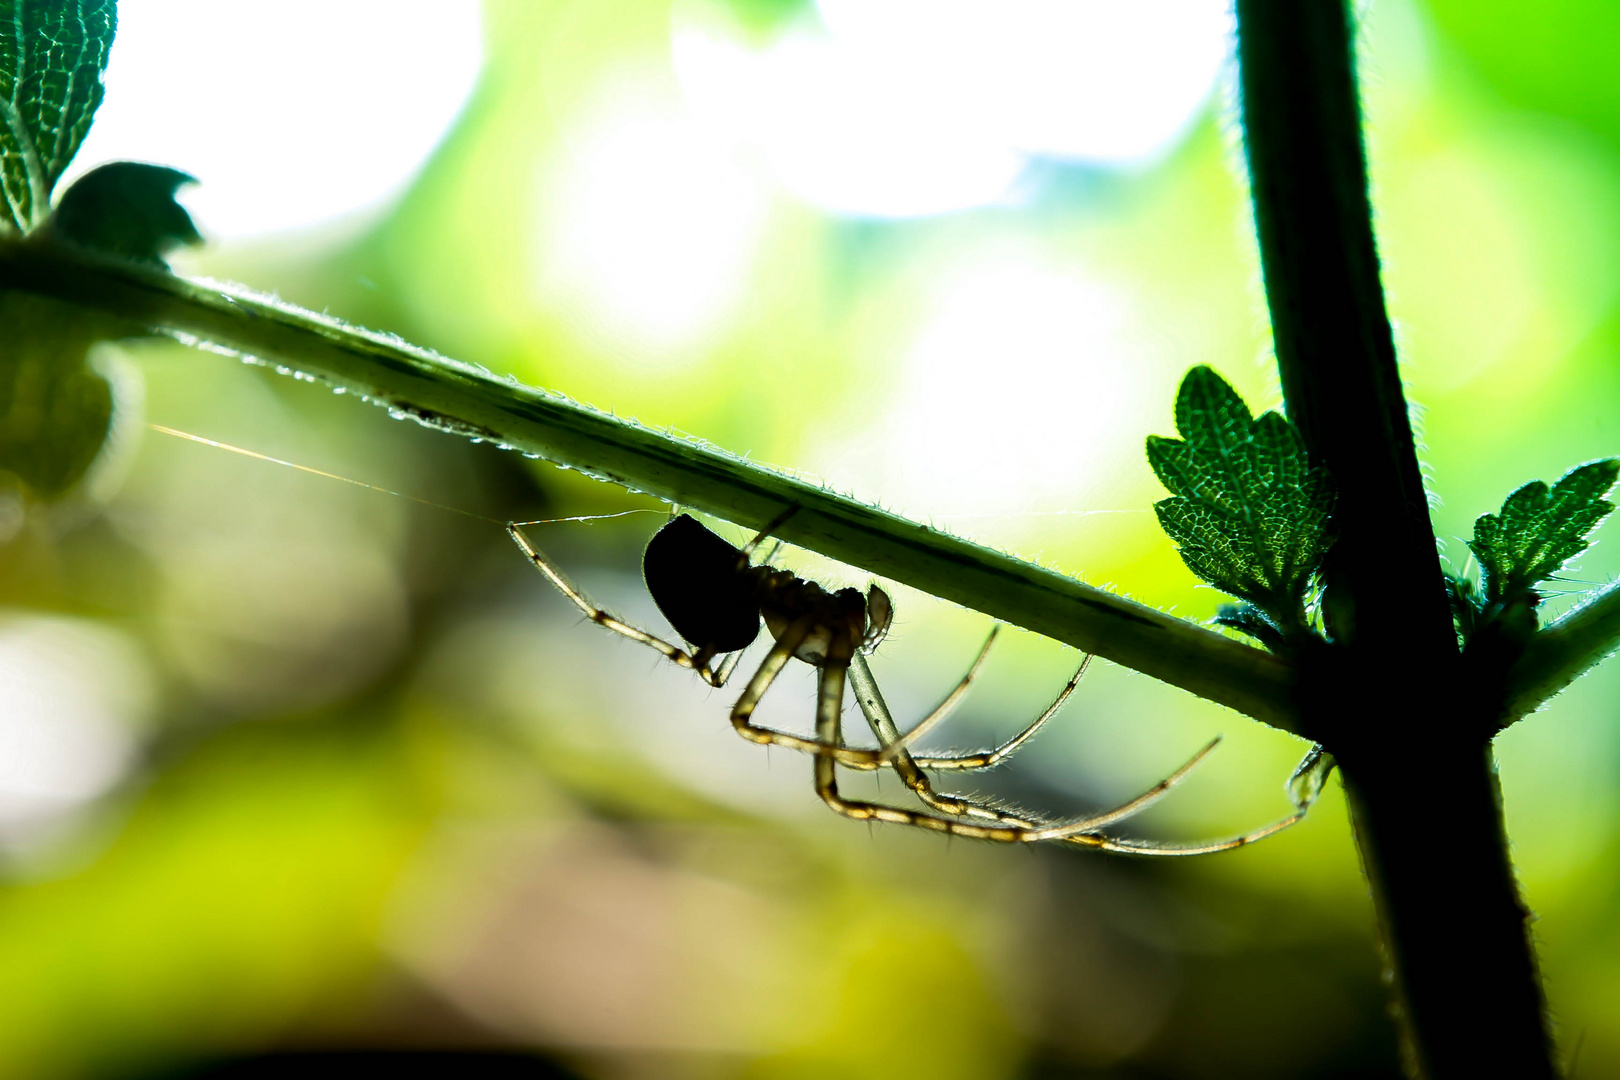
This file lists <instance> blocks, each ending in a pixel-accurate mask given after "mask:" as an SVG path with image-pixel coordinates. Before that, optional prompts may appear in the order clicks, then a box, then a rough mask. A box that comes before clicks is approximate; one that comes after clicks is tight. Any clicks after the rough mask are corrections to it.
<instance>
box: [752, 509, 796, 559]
mask: <svg viewBox="0 0 1620 1080" xmlns="http://www.w3.org/2000/svg"><path fill="white" fill-rule="evenodd" d="M798 512H799V508H798V507H797V506H790V507H788V508H787V509H786V510H784V511H782V512H781V513H780V514H777V515H776V516H775V517H774V518H772V519H771V523H770V524H769V525H767V526H765V527H764V528H763V529H761V530H759V532H758V533H756V534H755V535H754V538H753V539H752V540H750V541H748V543H746V544H744V545H743V546H742V547H741V548H740V549H739V551H740V552H741V555H740V557H739V558H738V560H737V566H738V568H739V569H741V568H742V567H744V566H747V565H748V560H749V558H750V557H752V556H753V554H754V549H755V548H757V547H759V545H761V544H763V543H764V542H765V541H766V540H767V539H769V538H770V536H771V535H772V534H773V533H775V532H776V530H777V529H780V528H781V527H782V526H783V525H785V524H787V521H788V519H789V518H791V517H792V516H793V515H794V514H797V513H798ZM778 546H780V545H778ZM772 554H773V555H774V554H775V551H774V549H773V551H772ZM765 561H766V562H770V559H769V558H767V559H766V560H765Z"/></svg>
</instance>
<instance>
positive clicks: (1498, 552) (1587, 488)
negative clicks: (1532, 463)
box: [1468, 458, 1620, 603]
mask: <svg viewBox="0 0 1620 1080" xmlns="http://www.w3.org/2000/svg"><path fill="white" fill-rule="evenodd" d="M1617 478H1620V459H1616V458H1603V459H1601V460H1598V461H1589V462H1587V463H1586V464H1585V465H1579V466H1576V467H1575V468H1573V469H1571V470H1570V471H1569V472H1567V473H1565V474H1564V475H1563V477H1562V478H1561V479H1559V481H1558V482H1557V483H1556V484H1554V485H1553V486H1552V487H1551V488H1550V489H1549V488H1548V487H1547V485H1546V484H1545V483H1543V482H1542V481H1540V480H1532V481H1531V482H1530V483H1528V484H1526V485H1524V486H1523V487H1521V488H1520V489H1519V490H1517V491H1515V492H1514V493H1513V494H1511V495H1509V496H1508V497H1507V500H1506V501H1505V502H1503V503H1502V509H1501V510H1500V511H1499V512H1497V513H1495V514H1484V515H1481V516H1480V517H1479V519H1478V520H1476V521H1475V522H1474V538H1473V539H1472V540H1470V541H1469V542H1468V547H1469V549H1470V550H1471V551H1473V553H1474V558H1475V559H1478V560H1479V566H1480V582H1481V584H1482V585H1483V587H1484V590H1485V598H1486V600H1487V602H1490V603H1497V602H1500V601H1503V600H1513V599H1516V598H1520V597H1523V596H1525V595H1527V594H1529V593H1530V591H1531V590H1532V589H1534V588H1535V586H1536V585H1537V584H1539V583H1540V582H1543V581H1546V580H1547V579H1548V578H1550V577H1552V576H1553V575H1554V574H1556V573H1557V572H1558V570H1559V568H1560V567H1562V566H1563V565H1564V564H1565V563H1566V562H1568V561H1569V560H1570V559H1572V558H1574V557H1575V556H1576V555H1579V554H1580V553H1581V552H1582V551H1585V550H1586V548H1587V546H1588V545H1589V543H1590V541H1589V540H1588V539H1587V536H1588V534H1590V533H1591V531H1592V530H1593V529H1594V528H1596V527H1597V524H1598V522H1600V521H1602V520H1603V519H1604V518H1605V517H1607V516H1608V515H1609V513H1610V512H1611V511H1612V510H1613V509H1614V504H1613V503H1611V502H1609V501H1608V500H1607V499H1605V498H1604V497H1603V496H1605V495H1607V494H1608V493H1609V490H1610V489H1611V488H1613V487H1614V483H1615V480H1616V479H1617Z"/></svg>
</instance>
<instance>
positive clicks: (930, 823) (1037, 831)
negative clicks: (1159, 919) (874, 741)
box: [815, 657, 1304, 856]
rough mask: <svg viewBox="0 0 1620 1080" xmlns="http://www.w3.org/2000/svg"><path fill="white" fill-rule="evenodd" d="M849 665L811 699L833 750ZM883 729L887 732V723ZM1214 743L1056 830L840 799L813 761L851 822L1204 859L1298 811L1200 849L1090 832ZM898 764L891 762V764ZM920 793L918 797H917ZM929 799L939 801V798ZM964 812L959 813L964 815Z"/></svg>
mask: <svg viewBox="0 0 1620 1080" xmlns="http://www.w3.org/2000/svg"><path fill="white" fill-rule="evenodd" d="M849 666H850V660H849V658H847V657H845V658H838V659H835V658H833V657H829V658H828V662H827V663H826V664H824V665H823V666H822V669H821V683H820V689H819V692H818V694H817V698H816V735H817V737H818V738H819V739H820V740H821V741H822V742H823V743H826V744H828V745H829V746H837V745H839V744H840V742H841V741H842V738H843V731H842V725H841V715H840V714H841V713H842V710H843V697H844V681H845V674H846V670H847V669H848V667H849ZM874 711H875V710H874ZM886 726H888V727H889V728H890V729H892V726H893V722H892V720H891V721H889V722H888V724H887V725H886ZM1219 741H1220V740H1218V739H1217V740H1215V741H1213V742H1211V743H1210V744H1209V745H1208V746H1206V747H1204V748H1203V749H1202V750H1200V751H1199V752H1198V753H1197V754H1195V755H1194V756H1193V758H1192V760H1190V761H1188V762H1187V764H1185V765H1183V766H1182V767H1181V768H1180V769H1177V770H1176V771H1175V772H1174V773H1172V774H1171V775H1170V776H1169V777H1167V778H1166V779H1164V780H1162V781H1160V782H1159V783H1158V784H1155V785H1154V786H1153V787H1152V788H1150V789H1148V790H1147V791H1146V792H1144V793H1143V794H1141V795H1138V796H1137V797H1136V798H1134V799H1132V800H1130V801H1129V802H1127V803H1124V804H1123V805H1121V806H1118V807H1116V808H1114V809H1113V810H1109V811H1106V812H1104V813H1102V814H1096V815H1093V816H1092V817H1089V818H1086V819H1084V820H1081V821H1074V822H1066V823H1064V824H1061V825H1038V824H1035V823H1033V822H1030V821H1027V820H1024V819H1022V818H1019V817H1016V816H1014V815H1012V814H1004V813H1001V812H1000V811H996V810H991V809H990V808H988V807H981V806H978V805H977V804H974V803H972V802H971V800H959V801H960V802H962V803H967V804H968V805H969V806H971V807H973V808H975V809H978V810H983V811H986V812H987V813H990V814H995V815H996V817H995V818H993V819H992V822H993V823H989V824H978V823H976V822H972V821H965V820H963V819H962V818H961V817H944V816H941V815H938V814H930V813H925V812H922V811H917V810H907V809H904V808H902V807H897V806H885V805H882V804H880V803H873V802H865V801H860V800H855V799H846V798H844V797H843V796H842V795H840V794H839V792H838V768H837V765H838V763H837V759H836V757H835V755H833V754H828V753H823V754H818V755H817V756H816V762H815V779H816V794H817V795H819V796H820V797H821V800H822V802H824V803H826V804H827V805H828V806H829V807H831V808H832V809H833V810H834V811H836V812H837V813H840V814H842V815H844V816H845V817H849V818H854V819H855V820H857V821H887V822H892V823H894V824H897V825H909V826H912V827H914V828H920V829H929V830H932V831H934V832H942V833H947V834H950V835H953V836H967V837H973V838H977V839H981V840H999V841H1002V842H1006V843H1035V842H1037V841H1040V840H1061V841H1065V842H1068V843H1072V844H1078V845H1080V846H1082V847H1090V848H1097V849H1099V850H1102V851H1113V852H1119V853H1122V854H1130V855H1166V856H1169V855H1205V854H1209V853H1212V852H1217V851H1229V850H1231V849H1233V848H1238V847H1243V846H1244V845H1246V844H1251V843H1253V842H1254V841H1256V840H1261V839H1264V838H1265V837H1267V836H1270V835H1271V834H1273V833H1276V832H1280V831H1281V830H1283V829H1286V828H1287V827H1288V826H1290V825H1292V824H1294V823H1295V822H1297V821H1298V820H1299V819H1300V818H1301V817H1302V816H1304V812H1303V811H1299V812H1296V813H1295V814H1292V815H1290V816H1289V817H1287V818H1284V819H1283V820H1281V821H1278V822H1274V823H1272V824H1271V825H1268V826H1266V827H1265V828H1263V829H1258V830H1256V831H1254V832H1252V833H1246V834H1244V835H1243V836H1239V837H1234V838H1232V839H1230V840H1219V841H1214V842H1210V843H1204V844H1160V843H1157V842H1156V841H1151V840H1116V839H1114V838H1112V837H1108V836H1103V835H1101V834H1099V833H1097V832H1096V831H1095V830H1096V829H1099V828H1101V827H1103V826H1104V825H1108V824H1111V823H1113V822H1115V821H1118V820H1120V819H1121V818H1123V817H1126V816H1128V815H1130V814H1133V813H1136V812H1137V811H1139V810H1142V809H1144V808H1146V807H1147V806H1148V805H1149V804H1150V803H1152V802H1154V801H1156V800H1157V799H1159V798H1160V797H1161V796H1162V795H1163V794H1164V793H1165V792H1166V791H1168V790H1169V789H1170V788H1171V787H1173V786H1174V785H1175V784H1176V783H1178V782H1179V781H1180V780H1181V779H1182V778H1184V777H1185V776H1186V775H1187V773H1188V772H1189V771H1191V770H1192V768H1193V767H1194V766H1196V765H1197V764H1198V763H1199V762H1200V761H1202V760H1203V758H1204V756H1205V755H1207V754H1208V753H1209V752H1210V751H1211V750H1213V749H1214V748H1215V745H1216V743H1218V742H1219ZM899 760H900V759H899V758H898V757H897V758H896V761H899ZM897 768H898V766H897ZM902 775H904V774H902ZM913 790H916V789H913ZM920 794H921V792H919V795H920ZM935 797H936V798H940V797H939V796H935ZM951 798H954V797H951ZM967 812H968V811H966V810H964V814H966V813H967ZM975 816H976V815H975Z"/></svg>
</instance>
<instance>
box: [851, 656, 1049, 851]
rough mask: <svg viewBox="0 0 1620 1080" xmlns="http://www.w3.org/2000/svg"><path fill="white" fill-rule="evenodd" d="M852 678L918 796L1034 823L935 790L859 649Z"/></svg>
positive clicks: (952, 810)
mask: <svg viewBox="0 0 1620 1080" xmlns="http://www.w3.org/2000/svg"><path fill="white" fill-rule="evenodd" d="M849 680H850V682H851V683H852V684H854V687H855V700H856V702H857V703H859V705H860V707H861V712H862V713H863V714H864V715H865V716H866V722H867V724H868V725H869V726H870V727H871V728H872V734H874V735H876V736H877V737H878V741H879V742H881V743H884V744H885V749H887V748H888V747H891V746H896V747H897V749H896V750H895V755H894V757H893V758H892V760H890V761H889V764H890V765H892V766H894V771H895V772H896V773H897V774H898V775H899V777H900V780H901V782H902V783H904V784H905V785H906V787H908V788H910V789H911V791H912V792H913V793H914V794H915V795H916V796H917V798H919V799H921V800H922V801H923V802H924V803H925V804H927V805H928V806H931V807H933V808H934V809H935V810H939V811H941V812H943V813H946V814H951V815H953V816H958V817H973V818H979V819H981V820H985V821H995V822H1000V823H1002V824H1009V825H1015V826H1028V825H1029V824H1030V823H1029V822H1028V821H1026V820H1024V819H1023V818H1019V817H1017V816H1015V815H1012V814H1008V813H1005V812H1004V811H1001V810H997V809H996V808H994V807H991V806H986V805H985V804H984V803H982V802H980V801H978V800H976V799H970V798H967V797H965V796H961V795H945V794H941V793H939V792H937V791H935V790H934V786H933V784H932V782H931V781H930V780H929V779H928V776H927V775H926V774H925V773H924V772H923V771H922V770H921V769H920V768H918V765H917V759H914V758H913V757H912V756H911V753H910V752H909V751H908V750H906V749H905V747H904V745H898V744H901V737H900V733H899V731H898V729H896V727H895V726H894V717H893V715H892V714H891V713H890V712H889V706H888V703H887V702H885V701H884V700H883V692H882V691H881V690H879V689H878V685H877V680H875V679H874V678H873V677H872V669H871V668H870V667H868V666H867V663H866V657H864V656H862V655H861V654H860V653H859V652H857V653H856V655H855V656H854V657H852V658H851V660H850V666H849ZM873 767H874V768H875V767H877V766H873Z"/></svg>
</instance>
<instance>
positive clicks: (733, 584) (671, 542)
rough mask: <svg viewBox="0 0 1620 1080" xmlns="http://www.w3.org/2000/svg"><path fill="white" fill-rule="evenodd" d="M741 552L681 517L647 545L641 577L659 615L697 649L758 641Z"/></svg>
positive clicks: (724, 649)
mask: <svg viewBox="0 0 1620 1080" xmlns="http://www.w3.org/2000/svg"><path fill="white" fill-rule="evenodd" d="M741 554H742V552H741V551H740V550H739V549H737V548H735V547H732V546H731V545H730V544H728V543H726V541H725V540H724V539H722V538H721V537H719V536H717V535H715V534H714V533H713V532H711V531H710V530H709V529H707V528H705V527H704V526H703V524H702V523H701V522H699V521H698V520H697V519H696V518H693V517H690V516H688V515H686V514H682V515H681V516H680V517H678V518H675V519H674V520H673V521H671V522H670V523H669V524H668V525H665V526H664V527H663V528H662V529H659V530H658V532H657V533H655V534H654V535H653V538H652V539H651V540H650V541H648V543H647V552H646V554H645V555H643V556H642V559H641V574H642V577H643V578H645V579H646V582H647V591H648V592H649V593H651V594H652V598H653V601H654V602H655V603H656V604H657V605H658V610H659V611H662V612H663V613H664V618H666V619H668V620H669V624H670V625H671V626H673V627H674V628H675V629H676V631H677V632H679V633H680V635H681V636H682V637H683V638H685V639H686V640H687V641H690V642H691V643H692V644H693V645H696V646H698V647H699V648H703V647H708V648H711V649H713V650H714V651H715V652H717V653H728V652H736V651H737V650H738V649H742V648H745V647H746V646H747V645H748V644H749V643H750V642H752V641H753V640H754V638H756V637H758V636H759V600H758V599H757V598H756V597H755V596H754V584H753V580H752V578H751V577H750V576H749V575H748V574H745V573H740V572H739V563H738V560H739V557H740V556H741Z"/></svg>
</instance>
